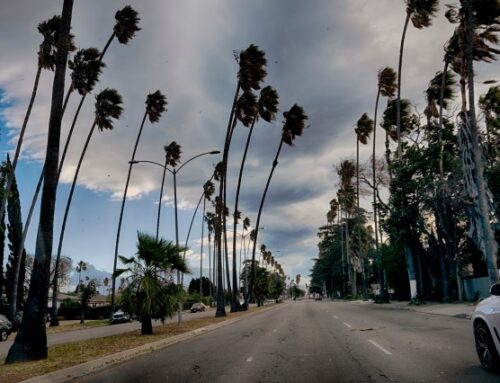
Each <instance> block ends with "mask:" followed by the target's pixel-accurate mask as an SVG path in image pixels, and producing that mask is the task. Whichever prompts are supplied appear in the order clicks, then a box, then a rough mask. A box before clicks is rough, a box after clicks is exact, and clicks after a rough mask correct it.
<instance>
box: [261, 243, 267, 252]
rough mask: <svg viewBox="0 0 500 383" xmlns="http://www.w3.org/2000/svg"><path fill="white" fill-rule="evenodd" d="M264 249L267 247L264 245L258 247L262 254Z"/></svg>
mask: <svg viewBox="0 0 500 383" xmlns="http://www.w3.org/2000/svg"><path fill="white" fill-rule="evenodd" d="M266 249H267V246H266V245H264V244H262V245H260V251H261V252H262V253H264V252H265V251H266Z"/></svg>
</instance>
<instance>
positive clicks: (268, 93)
mask: <svg viewBox="0 0 500 383" xmlns="http://www.w3.org/2000/svg"><path fill="white" fill-rule="evenodd" d="M252 96H253V95H252ZM252 96H249V98H252V99H251V100H250V101H249V102H248V103H245V104H246V105H255V106H256V108H252V109H253V110H252V111H253V115H252V116H250V121H251V123H250V129H249V130H248V135H247V140H246V143H245V149H244V151H243V158H242V159H241V165H240V171H239V174H238V184H237V186H236V198H235V202H234V214H235V218H234V221H233V254H236V233H237V226H238V219H236V214H239V210H238V207H239V206H238V203H239V199H240V188H241V180H242V178H243V169H244V168H245V161H246V158H247V153H248V148H249V146H250V139H251V137H252V132H253V128H254V126H255V123H256V122H257V121H258V119H259V116H260V117H261V118H262V119H263V120H264V121H266V122H272V121H274V119H275V118H276V113H277V112H278V105H279V96H278V92H276V90H275V89H273V88H272V87H270V86H266V87H265V88H263V89H262V90H261V91H260V97H259V101H258V103H252V102H253V99H254V98H255V97H252ZM242 119H243V118H242ZM245 122H246V121H245ZM243 125H244V126H247V125H246V124H245V123H243ZM236 282H237V276H236V257H235V256H234V255H233V301H236V295H237V293H238V292H237V286H236Z"/></svg>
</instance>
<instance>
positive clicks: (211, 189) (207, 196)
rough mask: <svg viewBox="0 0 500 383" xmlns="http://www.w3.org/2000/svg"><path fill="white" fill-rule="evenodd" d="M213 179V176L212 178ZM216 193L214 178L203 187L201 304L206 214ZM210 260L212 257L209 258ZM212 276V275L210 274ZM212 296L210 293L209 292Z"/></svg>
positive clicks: (201, 296) (201, 297)
mask: <svg viewBox="0 0 500 383" xmlns="http://www.w3.org/2000/svg"><path fill="white" fill-rule="evenodd" d="M212 177H213V176H212ZM214 193H215V186H214V184H213V182H212V178H210V179H209V180H208V181H207V182H205V184H204V185H203V197H204V198H203V215H202V221H201V246H200V302H201V301H202V299H203V288H202V279H203V241H204V239H205V236H204V233H205V219H204V217H205V212H206V208H207V200H208V201H211V199H212V196H213V195H214ZM209 246H210V245H209ZM209 259H210V256H209ZM209 275H210V274H209ZM209 294H210V292H209Z"/></svg>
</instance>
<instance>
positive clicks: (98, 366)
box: [22, 304, 284, 383]
mask: <svg viewBox="0 0 500 383" xmlns="http://www.w3.org/2000/svg"><path fill="white" fill-rule="evenodd" d="M283 306H284V305H277V304H273V305H272V306H270V307H268V308H264V309H262V310H259V311H257V312H253V313H249V314H248V315H242V316H239V317H236V318H232V319H227V320H225V321H222V322H220V323H214V324H211V325H208V326H205V327H200V328H198V329H196V330H191V331H188V332H185V333H183V334H179V335H174V336H172V337H169V338H165V339H160V340H157V341H155V342H151V343H146V344H143V345H142V346H139V347H136V348H132V349H129V350H124V351H120V352H117V353H115V354H110V355H106V356H103V357H100V358H98V359H95V360H91V361H89V362H85V363H82V364H77V365H75V366H71V367H67V368H64V369H61V370H56V371H53V372H49V373H48V374H45V375H39V376H35V377H33V378H29V379H27V380H23V381H22V383H35V382H36V383H60V382H67V381H70V380H74V379H77V378H81V377H84V376H85V375H89V374H92V373H95V372H97V371H100V370H103V369H104V368H107V367H110V366H113V365H116V364H119V363H123V362H126V361H127V360H130V359H134V358H137V357H139V356H142V355H145V354H147V353H150V352H152V351H156V350H160V349H163V348H166V347H169V346H173V345H174V344H177V343H180V342H183V341H185V340H188V339H191V338H194V337H197V336H199V335H201V334H205V333H208V332H212V331H214V330H217V329H218V328H221V327H224V326H228V325H231V324H233V323H235V322H238V321H240V320H243V319H245V318H248V317H251V316H254V315H257V314H261V313H263V312H267V311H270V310H274V309H276V308H277V307H283Z"/></svg>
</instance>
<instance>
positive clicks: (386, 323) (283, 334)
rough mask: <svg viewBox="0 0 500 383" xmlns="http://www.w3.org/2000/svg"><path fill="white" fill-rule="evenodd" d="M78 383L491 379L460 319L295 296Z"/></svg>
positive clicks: (496, 378)
mask: <svg viewBox="0 0 500 383" xmlns="http://www.w3.org/2000/svg"><path fill="white" fill-rule="evenodd" d="M80 381H81V382H99V383H104V382H141V383H145V382H307V383H309V382H447V383H448V382H475V383H477V382H481V383H488V382H499V381H500V375H492V374H489V373H487V372H485V371H483V370H482V369H481V367H480V365H479V363H478V360H477V357H476V354H475V350H474V342H473V336H472V331H471V322H470V321H469V320H465V319H458V318H452V317H444V316H437V315H430V314H422V313H415V312H409V311H403V310H394V309H389V308H381V307H380V306H377V305H374V304H372V303H368V304H354V303H346V302H330V301H320V302H315V301H296V302H290V303H286V304H283V305H279V306H278V307H277V308H275V309H272V310H269V311H267V312H263V313H260V314H257V315H255V316H252V317H249V318H247V319H244V320H241V321H239V322H236V323H234V324H231V325H228V326H226V327H222V328H220V329H218V330H216V331H213V332H211V333H207V334H204V335H200V336H198V337H196V338H192V339H191V340H188V341H185V342H181V343H179V344H176V345H174V346H171V347H168V348H166V349H163V350H159V351H155V352H153V353H150V354H147V355H144V356H141V357H138V358H136V359H133V360H130V361H128V362H126V363H123V364H120V365H116V366H114V367H110V368H108V369H105V370H102V371H101V372H98V373H96V374H94V375H89V376H87V377H86V378H84V379H83V380H80Z"/></svg>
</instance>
